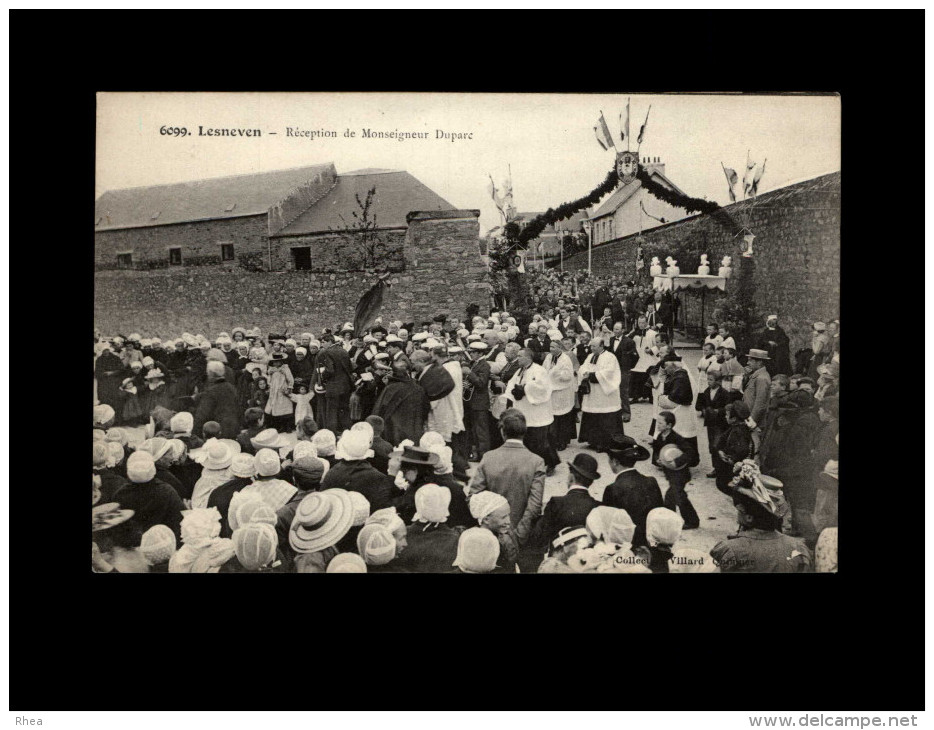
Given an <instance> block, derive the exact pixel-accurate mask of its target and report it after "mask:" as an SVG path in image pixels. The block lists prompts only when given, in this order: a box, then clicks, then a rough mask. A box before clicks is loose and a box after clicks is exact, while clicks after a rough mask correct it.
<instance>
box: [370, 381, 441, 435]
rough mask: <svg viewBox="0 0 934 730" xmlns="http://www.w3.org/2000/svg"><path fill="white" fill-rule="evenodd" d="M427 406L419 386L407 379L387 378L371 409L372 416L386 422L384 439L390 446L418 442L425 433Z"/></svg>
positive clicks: (425, 398)
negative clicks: (408, 441) (403, 442)
mask: <svg viewBox="0 0 934 730" xmlns="http://www.w3.org/2000/svg"><path fill="white" fill-rule="evenodd" d="M428 407H429V406H428V398H427V396H426V395H425V391H424V390H423V389H422V387H421V386H420V385H419V384H418V383H416V382H415V381H414V380H412V379H411V378H410V377H408V376H405V377H404V378H397V377H395V376H394V375H390V376H389V378H388V379H387V382H386V388H385V389H384V390H383V392H382V393H380V394H379V396H378V397H377V399H376V403H375V404H374V406H373V415H375V416H379V417H380V418H382V419H383V421H385V422H386V427H385V429H384V430H383V436H384V437H385V439H386V440H387V441H388V442H389V443H391V444H392V445H393V446H395V445H397V444H398V443H400V442H401V441H404V440H405V439H409V440H411V441H413V442H414V443H418V441H419V439H421V437H422V434H423V433H425V412H426V411H427V409H428Z"/></svg>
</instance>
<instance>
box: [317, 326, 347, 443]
mask: <svg viewBox="0 0 934 730" xmlns="http://www.w3.org/2000/svg"><path fill="white" fill-rule="evenodd" d="M326 338H328V340H329V341H328V343H327V346H326V347H325V348H324V349H323V350H321V352H320V353H318V361H317V365H318V372H319V373H320V375H321V383H322V384H323V386H324V401H325V404H326V405H325V413H326V419H327V420H326V423H327V428H328V429H330V430H331V431H333V432H334V433H335V434H340V433H343V432H344V431H345V430H346V429H348V428H350V392H351V390H353V381H354V375H353V366H352V365H351V363H350V356H349V355H348V354H347V350H345V349H344V347H343V344H342V343H341V342H334V338H333V336H331V335H326V336H325V337H322V338H321V339H322V340H325V339H326Z"/></svg>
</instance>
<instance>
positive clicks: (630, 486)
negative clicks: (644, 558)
mask: <svg viewBox="0 0 934 730" xmlns="http://www.w3.org/2000/svg"><path fill="white" fill-rule="evenodd" d="M603 504H604V505H606V506H607V507H618V508H619V509H624V510H626V512H627V513H628V514H629V517H630V519H632V521H633V522H634V523H635V525H636V530H635V532H634V533H633V535H632V546H633V547H639V546H640V545H647V544H648V542H647V541H646V539H645V521H646V518H647V517H648V514H649V512H651V511H652V510H653V509H655V508H656V507H664V506H665V503H664V501H663V500H662V490H661V488H660V487H659V486H658V481H656V479H655V478H654V477H650V476H646V475H645V474H640V473H639V472H638V471H636V470H635V469H630V470H628V471H624V472H621V473H620V474H619V475H618V476H617V477H616V481H615V482H613V483H612V484H610V485H609V486H608V487H607V488H606V489H605V490H604V492H603Z"/></svg>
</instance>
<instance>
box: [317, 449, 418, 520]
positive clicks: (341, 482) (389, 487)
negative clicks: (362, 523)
mask: <svg viewBox="0 0 934 730" xmlns="http://www.w3.org/2000/svg"><path fill="white" fill-rule="evenodd" d="M335 487H336V488H340V489H346V490H347V491H349V492H360V494H362V495H363V496H364V497H366V499H367V501H368V502H369V503H370V513H371V514H372V513H373V512H375V511H376V510H378V509H384V508H386V507H394V506H396V504H397V503H398V502H399V501H400V498H401V497H402V494H403V492H402V490H401V489H399V488H398V487H397V486H396V485H395V483H394V481H393V478H392V477H391V476H389V475H388V474H382V473H380V472H378V471H377V470H376V469H374V468H373V465H372V464H370V463H369V462H368V461H343V460H341V461H338V462H337V463H336V464H334V466H332V467H331V468H330V469H329V470H328V473H327V474H325V475H324V479H322V480H321V491H322V492H323V491H324V490H325V489H332V488H335Z"/></svg>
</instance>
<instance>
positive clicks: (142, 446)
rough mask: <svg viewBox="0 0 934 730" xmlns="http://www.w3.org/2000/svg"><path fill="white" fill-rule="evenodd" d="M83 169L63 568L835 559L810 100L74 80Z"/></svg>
mask: <svg viewBox="0 0 934 730" xmlns="http://www.w3.org/2000/svg"><path fill="white" fill-rule="evenodd" d="M94 183H95V203H94V221H93V230H94V272H93V277H94V282H93V289H94V291H93V307H94V312H93V316H94V381H93V392H92V401H93V436H94V438H93V467H92V472H93V477H92V535H91V538H92V560H91V569H92V571H93V572H95V573H245V572H261V573H265V572H273V573H443V574H447V573H452V574H458V573H512V574H525V573H536V574H577V573H645V574H656V573H836V572H837V570H838V561H837V535H838V525H837V522H838V519H837V512H838V499H837V487H838V465H839V456H838V449H839V435H838V431H839V390H840V223H841V197H840V196H841V190H840V186H841V96H840V95H839V94H837V93H833V90H828V91H827V93H807V94H804V93H792V92H791V91H789V92H788V93H770V94H764V93H762V94H743V93H720V94H718V93H696V92H691V93H677V92H672V93H664V94H646V93H628V92H626V91H625V90H621V91H620V92H619V93H609V94H607V93H604V94H577V93H574V94H559V93H508V94H505V93H499V94H493V93H428V92H419V93H397V92H353V93H336V92H328V93H297V92H255V93H253V92H172V93H168V92H100V93H98V95H97V118H96V166H95V180H94ZM95 580H96V579H95ZM117 580H119V579H117ZM124 580H128V579H124ZM235 580H240V579H235ZM286 580H287V579H286ZM675 580H676V581H677V580H678V579H675ZM701 580H707V579H701ZM740 580H748V579H740Z"/></svg>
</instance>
